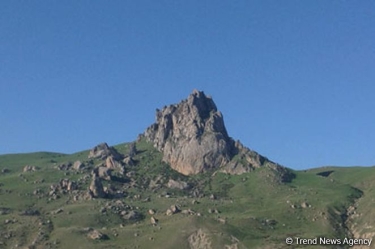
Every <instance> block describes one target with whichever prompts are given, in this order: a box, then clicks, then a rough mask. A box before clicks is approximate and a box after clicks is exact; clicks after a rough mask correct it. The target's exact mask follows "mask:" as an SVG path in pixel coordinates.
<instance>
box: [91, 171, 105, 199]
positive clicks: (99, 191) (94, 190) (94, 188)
mask: <svg viewBox="0 0 375 249" xmlns="http://www.w3.org/2000/svg"><path fill="white" fill-rule="evenodd" d="M89 191H90V193H91V195H92V196H93V197H97V198H104V197H105V196H106V194H105V192H104V189H103V184H102V181H101V180H100V178H99V177H98V176H96V175H95V174H94V175H93V177H92V181H91V184H90V188H89Z"/></svg>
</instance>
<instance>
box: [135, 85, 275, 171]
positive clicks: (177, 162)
mask: <svg viewBox="0 0 375 249" xmlns="http://www.w3.org/2000/svg"><path fill="white" fill-rule="evenodd" d="M142 137H144V138H145V139H146V140H147V141H148V142H151V143H153V145H154V147H155V148H157V149H158V150H159V151H161V152H162V153H163V161H165V162H166V163H168V164H169V165H170V166H171V167H172V168H173V169H175V170H176V171H178V172H180V173H182V174H184V175H192V174H198V173H201V172H205V171H207V170H211V169H217V170H220V171H222V172H225V173H229V174H242V173H244V172H249V171H251V170H253V169H254V168H257V167H261V166H263V165H269V166H270V168H272V169H275V170H277V169H278V167H281V166H278V165H277V164H274V163H272V162H271V161H269V160H268V159H267V158H265V157H263V156H261V155H259V154H258V153H256V152H254V151H251V150H249V149H248V148H246V147H244V146H243V145H242V144H241V143H240V142H239V141H237V142H235V141H234V140H233V139H232V138H231V137H229V136H228V133H227V130H226V128H225V125H224V119H223V115H222V114H221V112H219V111H218V110H217V107H216V105H215V103H214V101H213V100H212V98H211V97H210V96H206V95H205V94H204V92H201V91H198V90H194V91H193V92H192V93H191V94H190V95H189V97H188V98H187V99H186V100H182V101H181V102H180V103H178V104H175V105H170V106H166V107H164V108H163V109H162V110H158V109H157V111H156V122H155V123H154V124H152V125H151V126H150V127H148V128H147V129H146V131H145V132H144V134H143V135H142Z"/></svg>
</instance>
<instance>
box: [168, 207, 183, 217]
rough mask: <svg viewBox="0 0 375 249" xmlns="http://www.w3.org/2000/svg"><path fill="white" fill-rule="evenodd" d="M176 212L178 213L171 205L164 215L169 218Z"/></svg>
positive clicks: (178, 210)
mask: <svg viewBox="0 0 375 249" xmlns="http://www.w3.org/2000/svg"><path fill="white" fill-rule="evenodd" d="M178 212H180V209H179V208H178V207H177V206H176V205H172V206H171V207H170V208H168V209H167V211H166V213H165V214H166V215H168V216H169V215H172V214H175V213H178Z"/></svg>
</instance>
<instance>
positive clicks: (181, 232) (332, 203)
mask: <svg viewBox="0 0 375 249" xmlns="http://www.w3.org/2000/svg"><path fill="white" fill-rule="evenodd" d="M115 148H116V149H117V150H118V151H119V152H120V153H123V154H125V153H127V148H128V145H127V144H120V145H117V146H115ZM137 148H138V150H139V151H140V153H139V154H138V155H137V156H136V158H135V159H136V160H137V161H138V164H137V166H135V167H133V168H129V169H128V170H129V171H130V170H132V171H134V172H135V173H136V177H135V178H136V180H137V183H138V187H137V188H133V189H129V190H128V196H127V197H125V198H123V201H124V202H125V203H127V204H129V205H132V206H134V207H138V210H139V211H140V212H142V213H143V214H144V215H145V219H144V220H142V221H140V222H137V223H134V224H126V223H125V226H124V227H120V224H123V223H124V221H123V220H122V219H121V218H120V217H119V216H117V215H114V214H110V213H107V214H101V213H100V212H99V210H100V208H101V207H102V206H103V205H104V204H105V202H107V201H108V200H105V199H95V200H91V201H78V202H72V201H71V197H70V196H69V195H64V196H62V197H61V198H60V199H58V200H54V201H48V200H47V198H41V199H37V198H36V197H35V196H33V195H32V194H31V193H32V192H33V191H34V190H35V189H37V188H38V189H42V190H43V191H48V188H49V185H51V184H56V183H57V182H58V181H59V179H62V178H70V179H78V177H81V176H82V175H81V174H73V173H72V172H70V173H69V175H65V173H66V172H65V171H58V170H57V169H55V166H56V164H60V163H64V162H74V161H75V160H81V161H85V160H86V161H87V155H88V151H83V152H79V153H76V154H72V155H64V154H58V153H46V152H42V153H32V154H18V155H3V156H0V170H1V169H3V168H8V169H9V170H10V173H7V174H0V183H2V184H3V186H1V187H0V208H9V209H10V210H11V211H10V213H9V214H4V215H0V233H1V237H0V242H4V243H6V245H5V248H11V247H12V246H14V245H15V244H21V245H27V244H31V242H32V240H33V238H35V236H37V235H38V231H39V230H42V231H43V232H44V233H45V234H46V235H45V242H48V243H49V244H50V245H51V247H52V248H72V247H74V248H134V247H137V246H139V248H176V247H177V246H178V247H179V248H189V245H188V242H187V238H188V237H189V236H190V234H192V233H193V232H195V231H196V230H198V229H202V230H203V231H204V232H205V233H206V234H207V235H208V236H209V237H210V240H211V241H212V244H211V246H212V247H213V248H224V245H230V244H233V243H235V242H234V241H235V240H239V242H238V245H239V248H256V247H258V248H267V247H269V248H284V247H285V244H284V240H285V238H286V237H287V236H300V237H306V238H313V237H316V236H324V237H331V238H336V237H344V236H345V232H346V231H345V229H344V228H345V224H343V221H342V214H344V213H345V212H346V208H347V207H348V206H349V205H351V203H353V202H354V200H355V198H359V197H360V195H361V191H359V190H358V189H360V190H362V191H363V197H362V198H360V199H359V201H358V212H361V213H363V214H367V212H369V211H370V210H371V205H372V204H373V200H374V199H373V192H372V191H373V190H372V189H373V188H372V187H373V186H372V185H373V184H375V183H374V182H375V181H373V180H375V173H374V171H375V170H374V169H373V168H334V170H335V172H334V173H333V174H331V175H330V176H329V177H321V176H317V175H316V173H318V172H321V171H324V170H327V169H326V168H325V169H315V170H310V171H306V172H302V171H297V172H295V174H296V178H295V179H294V180H293V181H292V182H291V183H287V184H279V183H277V182H275V181H274V180H273V177H272V174H271V172H269V171H268V170H267V169H258V170H256V171H254V172H251V173H249V174H244V175H240V176H229V175H224V174H220V173H218V174H215V175H213V176H212V175H211V174H204V175H199V176H194V177H190V178H187V177H184V176H182V175H180V174H178V173H176V172H174V171H173V170H171V169H170V168H169V167H168V165H165V164H164V163H161V154H160V153H159V152H157V151H156V150H155V149H154V148H152V146H151V145H149V144H147V143H145V142H139V143H138V144H137ZM99 163H100V161H94V165H97V164H99ZM25 165H35V166H39V167H40V168H41V170H39V171H37V172H27V173H22V174H23V175H24V178H26V179H27V181H25V180H24V179H23V178H20V177H19V174H20V173H21V172H22V168H23V167H24V166H25ZM87 173H89V172H87ZM159 175H164V177H165V178H166V179H168V178H169V177H171V178H173V179H181V180H185V181H189V182H191V183H192V184H195V185H196V184H201V185H202V186H203V187H202V188H203V189H202V191H203V192H204V194H205V197H202V198H199V199H197V200H198V202H199V204H192V200H193V198H190V197H188V193H187V192H183V191H172V190H169V189H166V188H162V189H160V190H157V191H156V192H153V191H151V190H149V189H148V188H147V186H148V184H149V182H150V180H153V179H155V178H156V177H157V176H159ZM40 179H44V183H34V182H35V181H37V182H38V180H40ZM106 184H107V183H106V182H104V185H106ZM86 188H87V185H84V186H81V190H84V189H86ZM9 191H10V192H9ZM165 191H168V192H171V193H172V197H171V198H165V197H160V195H161V194H162V193H163V192H165ZM135 194H140V195H141V199H140V200H135V199H134V198H133V196H134V195H135ZM210 194H215V195H217V196H218V198H217V199H216V200H211V199H210V198H209V195H210ZM145 197H149V198H150V199H151V201H150V202H143V201H142V199H144V198H145ZM303 202H307V203H308V204H310V205H311V207H308V208H302V207H301V204H302V203H303ZM172 204H178V205H180V206H181V208H182V209H188V208H191V209H193V210H194V211H195V212H199V213H201V216H189V215H184V214H176V215H172V216H166V215H164V213H165V211H166V209H167V208H168V207H169V206H170V205H172ZM292 205H294V207H295V208H292V207H291V206H292ZM59 207H62V208H64V212H62V213H60V214H51V211H53V210H56V209H57V208H59ZM26 208H34V209H38V210H40V211H41V216H39V217H37V216H33V217H26V216H20V215H19V212H20V211H22V210H24V209H26ZM150 208H153V209H155V210H156V211H157V213H156V215H155V217H156V218H158V219H159V226H158V227H154V226H151V225H150V221H149V220H150V216H149V215H148V214H147V210H148V209H150ZM208 209H217V210H219V212H220V213H218V214H215V213H209V212H208ZM372 217H373V212H369V216H367V215H362V216H360V217H358V218H357V222H358V224H366V223H369V222H372V220H373V219H372ZM218 218H221V219H225V221H226V222H225V224H222V223H220V222H218V220H217V219H218ZM369 218H370V219H369ZM6 219H17V220H18V222H16V223H13V224H7V225H5V224H4V221H5V220H6ZM41 224H42V225H41ZM370 225H371V224H368V226H370ZM85 227H93V228H96V229H99V230H101V231H102V232H104V233H105V234H107V235H108V236H109V240H106V241H91V240H89V239H88V238H86V235H85V233H83V232H82V229H83V228H85ZM366 229H367V230H368V229H369V228H366ZM367 230H366V231H367ZM366 231H362V232H366ZM9 232H11V233H12V234H13V238H11V239H4V238H3V236H4V235H6V233H9ZM367 232H368V231H367ZM116 234H117V236H115V235H116ZM134 234H137V235H138V236H135V235H134ZM40 248H42V247H40ZM289 248H290V247H289ZM304 248H308V247H304ZM312 248H319V247H316V246H314V247H312ZM324 248H327V247H324Z"/></svg>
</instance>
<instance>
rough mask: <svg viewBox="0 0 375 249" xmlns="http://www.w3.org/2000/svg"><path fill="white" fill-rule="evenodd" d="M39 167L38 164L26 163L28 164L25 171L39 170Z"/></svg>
mask: <svg viewBox="0 0 375 249" xmlns="http://www.w3.org/2000/svg"><path fill="white" fill-rule="evenodd" d="M38 169H39V168H38V167H36V166H30V165H26V166H25V167H24V168H23V172H31V171H37V170H38Z"/></svg>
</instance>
